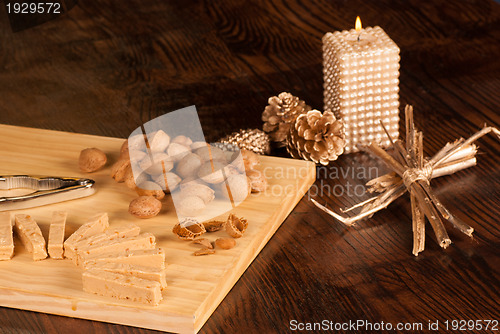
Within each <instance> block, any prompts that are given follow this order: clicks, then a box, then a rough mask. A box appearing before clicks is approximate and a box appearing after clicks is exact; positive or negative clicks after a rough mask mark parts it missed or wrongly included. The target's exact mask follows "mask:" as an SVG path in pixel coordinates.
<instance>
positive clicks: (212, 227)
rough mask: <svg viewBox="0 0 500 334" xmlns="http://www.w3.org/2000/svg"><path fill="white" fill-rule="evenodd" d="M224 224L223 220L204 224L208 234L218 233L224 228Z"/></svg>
mask: <svg viewBox="0 0 500 334" xmlns="http://www.w3.org/2000/svg"><path fill="white" fill-rule="evenodd" d="M224 223H225V221H222V220H211V221H208V222H203V226H205V229H206V230H207V232H216V231H219V230H221V229H222V228H223V227H224Z"/></svg>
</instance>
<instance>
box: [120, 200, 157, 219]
mask: <svg viewBox="0 0 500 334" xmlns="http://www.w3.org/2000/svg"><path fill="white" fill-rule="evenodd" d="M160 210H161V202H160V201H159V200H157V199H156V198H154V197H153V196H140V197H137V198H136V199H134V200H132V202H130V205H129V207H128V212H129V213H130V214H132V215H134V216H136V217H138V218H151V217H154V216H156V215H158V213H160Z"/></svg>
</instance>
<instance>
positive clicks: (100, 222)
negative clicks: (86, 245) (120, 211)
mask: <svg viewBox="0 0 500 334" xmlns="http://www.w3.org/2000/svg"><path fill="white" fill-rule="evenodd" d="M108 227H109V222H108V214H107V213H100V214H98V215H97V216H95V217H93V218H91V219H89V221H87V222H86V223H85V224H83V225H82V226H80V227H79V228H78V230H76V231H75V233H73V234H72V235H70V237H69V238H68V239H66V241H65V242H64V256H66V257H67V258H69V259H73V258H74V257H75V246H76V243H77V242H78V241H80V240H82V239H84V238H88V237H90V236H93V235H95V234H98V233H102V232H104V231H105V230H106V229H107V228H108Z"/></svg>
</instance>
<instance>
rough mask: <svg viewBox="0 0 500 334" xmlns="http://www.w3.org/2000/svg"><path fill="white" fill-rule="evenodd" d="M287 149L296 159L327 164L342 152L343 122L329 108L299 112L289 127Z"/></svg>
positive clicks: (343, 142)
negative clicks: (322, 111) (323, 110)
mask: <svg viewBox="0 0 500 334" xmlns="http://www.w3.org/2000/svg"><path fill="white" fill-rule="evenodd" d="M287 142H288V144H287V150H288V153H290V155H291V156H292V157H294V158H296V159H300V158H302V159H304V160H311V161H314V162H315V163H321V164H322V165H328V163H329V162H330V161H334V160H337V158H338V156H339V155H341V154H342V153H343V152H344V146H345V135H344V123H343V122H342V120H337V119H335V116H334V115H333V113H332V112H331V111H329V110H327V111H325V112H324V113H323V114H322V113H321V111H319V110H316V109H314V110H310V111H308V112H307V113H306V114H301V115H299V116H298V117H297V119H296V120H295V123H294V124H293V126H292V127H291V128H290V132H289V133H288V137H287Z"/></svg>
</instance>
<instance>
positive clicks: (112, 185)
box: [0, 125, 315, 333]
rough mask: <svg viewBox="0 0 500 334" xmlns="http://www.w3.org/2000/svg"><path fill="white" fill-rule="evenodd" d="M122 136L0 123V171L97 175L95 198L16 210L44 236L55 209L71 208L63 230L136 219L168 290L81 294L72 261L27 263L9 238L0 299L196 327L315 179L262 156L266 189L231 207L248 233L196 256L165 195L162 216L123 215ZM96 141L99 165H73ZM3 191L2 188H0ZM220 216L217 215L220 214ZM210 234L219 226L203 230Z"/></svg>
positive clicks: (288, 162)
mask: <svg viewBox="0 0 500 334" xmlns="http://www.w3.org/2000/svg"><path fill="white" fill-rule="evenodd" d="M122 142H123V139H118V138H107V137H98V136H90V135H83V134H75V133H66V132H58V131H49V130H40V129H32V128H22V127H15V126H7V125H0V175H7V174H37V175H48V176H71V177H78V176H80V177H89V178H92V179H94V180H95V181H96V193H95V194H94V195H93V196H90V197H87V198H82V199H77V200H73V201H68V202H62V203H58V204H52V205H48V206H44V207H39V208H32V209H23V210H19V211H14V212H18V213H26V214H30V215H32V216H33V217H34V218H35V219H36V220H37V222H38V223H39V224H40V227H41V229H42V232H43V234H44V236H45V238H47V236H48V225H49V223H50V217H51V214H52V211H54V210H67V211H68V227H67V231H66V237H67V236H69V235H70V234H71V233H72V232H73V231H75V230H76V229H77V228H78V226H80V225H81V224H83V223H84V221H85V220H86V219H87V218H89V217H90V216H92V215H94V214H96V213H98V212H108V214H109V217H110V225H111V226H113V224H118V223H122V222H124V221H130V222H134V223H136V224H137V225H139V226H140V227H141V230H142V231H144V232H151V233H153V234H154V235H155V236H156V237H157V243H158V245H159V246H160V247H163V248H164V249H165V250H166V257H167V259H166V262H167V283H168V288H167V289H166V290H165V291H164V292H163V297H164V300H163V301H162V303H161V304H160V305H159V306H157V307H153V306H145V305H142V304H138V303H134V302H129V301H121V300H116V299H113V298H107V297H99V296H96V295H92V294H87V293H85V292H83V290H82V281H81V274H82V271H81V270H80V269H78V268H77V267H75V266H74V265H73V263H72V262H71V261H69V260H53V259H47V260H43V261H38V262H33V260H32V259H31V256H30V255H29V254H28V253H27V252H26V251H25V249H24V248H23V247H22V245H20V242H19V240H17V239H16V240H15V243H16V246H15V256H14V258H13V259H12V260H11V261H0V305H1V306H6V307H12V308H18V309H25V310H32V311H38V312H45V313H51V314H58V315H63V316H69V317H76V318H83V319H90V320H98V321H105V322H111V323H117V324H123V325H130V326H136V327H144V328H150V329H157V330H163V331H171V332H179V333H196V332H198V331H199V329H200V328H201V327H202V326H203V324H204V323H205V321H206V320H207V319H208V318H209V317H210V315H211V314H212V312H213V311H214V310H215V309H216V308H217V306H218V305H219V303H220V302H221V301H222V299H223V298H224V297H225V296H226V294H227V293H228V292H229V290H231V288H232V287H233V285H234V284H235V283H236V281H238V279H239V278H240V276H241V275H242V274H243V272H244V271H245V270H246V268H247V267H248V266H249V265H250V263H251V262H252V261H253V259H254V258H255V257H256V256H257V254H259V252H260V250H261V249H262V248H263V247H264V246H265V245H266V243H267V241H268V240H269V239H270V238H271V237H272V236H273V234H274V232H275V231H276V230H277V229H278V227H279V226H280V225H281V223H282V222H283V221H284V220H285V218H286V217H287V216H288V214H289V213H290V212H291V211H292V209H293V208H294V207H295V205H296V204H297V202H298V201H299V200H300V199H301V198H302V196H303V195H304V194H305V193H306V192H307V190H308V189H309V187H310V186H311V185H312V183H313V182H314V180H315V165H314V164H313V163H310V162H306V161H301V160H293V159H283V158H275V157H262V159H261V166H260V169H261V170H262V171H264V172H265V174H266V176H267V177H268V181H269V187H268V190H267V191H266V192H265V193H260V194H257V195H253V194H252V195H251V196H250V197H249V198H248V199H246V200H245V201H244V202H243V203H242V204H240V205H239V206H238V207H237V208H235V209H234V210H233V211H232V212H234V213H235V214H236V215H238V216H243V217H245V218H247V219H248V221H249V227H248V230H247V231H246V233H245V235H244V236H243V237H242V238H240V239H237V245H236V247H235V248H233V249H231V250H218V251H217V252H216V254H214V255H209V256H200V257H195V256H193V255H192V254H193V252H194V251H195V250H196V249H198V248H197V247H196V246H194V245H192V244H190V243H189V242H185V241H181V240H179V239H177V237H176V236H175V235H174V234H173V233H172V232H171V231H172V227H173V226H174V224H176V223H177V218H176V215H175V212H174V209H173V204H172V202H171V200H169V198H168V197H169V196H167V200H165V203H164V207H163V210H162V212H161V213H160V215H158V216H157V217H155V218H152V219H146V220H142V219H137V218H134V217H132V216H131V215H129V214H128V212H127V209H128V204H129V202H130V201H131V200H132V199H133V198H135V197H136V195H135V193H134V192H133V191H132V190H130V189H128V188H127V187H126V186H125V185H124V184H118V183H116V182H115V181H114V180H113V179H111V178H110V176H109V174H110V167H109V166H110V165H111V164H112V163H113V162H114V161H115V160H116V159H117V157H118V154H117V152H118V151H119V149H120V146H121V144H122ZM87 147H98V148H100V149H101V150H103V151H104V152H105V153H106V154H107V155H108V164H107V165H106V168H105V169H103V170H101V171H99V172H97V173H92V174H83V173H81V172H80V170H79V169H78V155H79V152H80V151H81V150H82V149H84V148H87ZM0 196H4V195H1V194H0ZM226 217H227V214H224V215H223V216H221V218H223V219H225V218H226ZM206 236H207V238H209V239H211V240H215V239H216V238H218V237H221V236H226V234H225V232H224V231H219V232H215V233H211V234H207V235H206Z"/></svg>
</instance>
